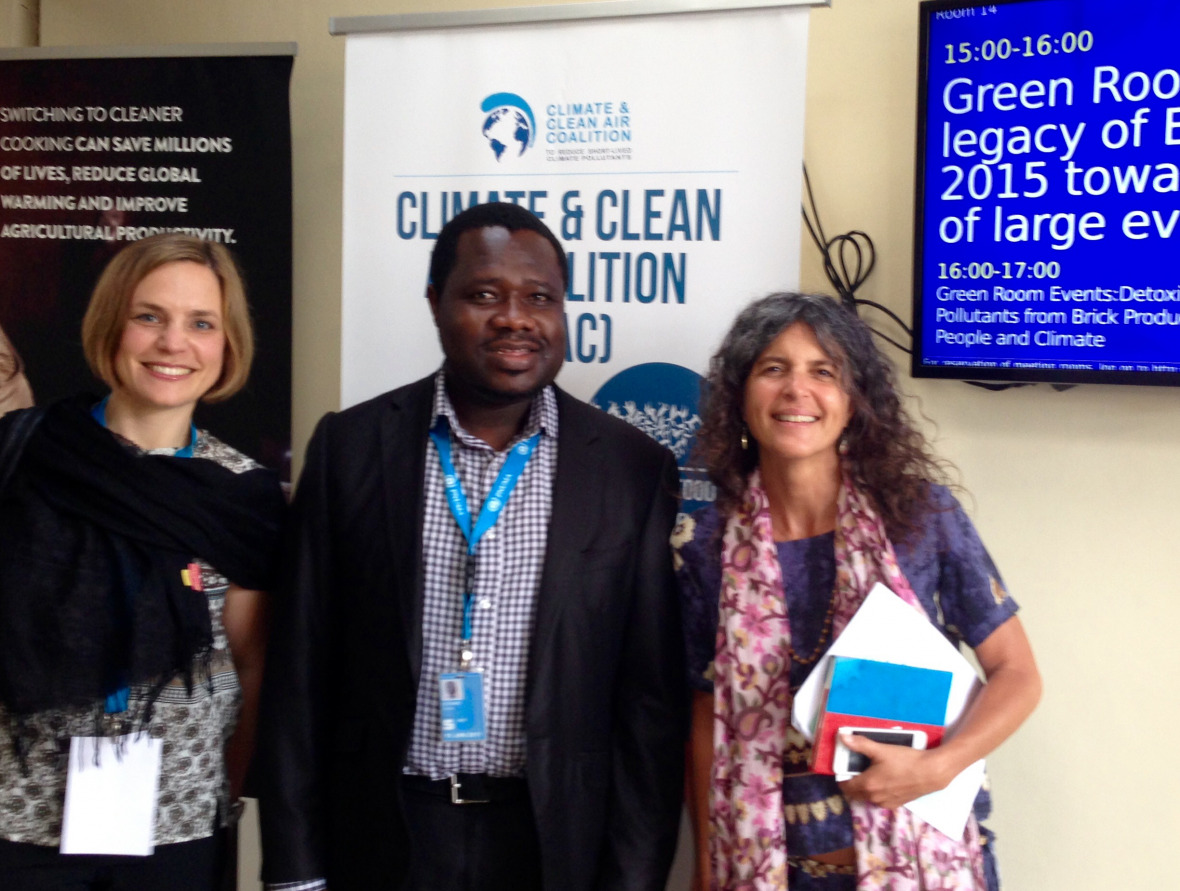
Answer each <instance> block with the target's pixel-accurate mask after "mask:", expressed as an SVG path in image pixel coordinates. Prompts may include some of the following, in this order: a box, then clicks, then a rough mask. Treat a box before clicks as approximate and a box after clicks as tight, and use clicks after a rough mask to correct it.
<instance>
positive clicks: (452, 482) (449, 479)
mask: <svg viewBox="0 0 1180 891" xmlns="http://www.w3.org/2000/svg"><path fill="white" fill-rule="evenodd" d="M443 482H444V483H446V484H447V485H448V486H453V485H455V483H457V482H459V481H458V480H457V479H455V478H454V477H453V476H451V475H450V474H449V473H448V474H447V475H446V478H445V479H444V480H443Z"/></svg>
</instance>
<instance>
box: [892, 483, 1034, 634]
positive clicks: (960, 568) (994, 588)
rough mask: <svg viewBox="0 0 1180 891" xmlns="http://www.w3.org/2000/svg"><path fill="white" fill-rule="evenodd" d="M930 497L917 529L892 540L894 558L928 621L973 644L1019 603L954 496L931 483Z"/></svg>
mask: <svg viewBox="0 0 1180 891" xmlns="http://www.w3.org/2000/svg"><path fill="white" fill-rule="evenodd" d="M932 501H933V504H934V509H933V511H931V513H929V514H928V515H927V516H926V518H925V520H924V521H923V528H922V529H921V531H919V532H918V533H917V534H916V535H915V536H914V537H913V539H912V540H911V541H908V542H903V543H900V544H895V550H896V551H897V560H898V563H899V564H900V565H901V570H902V572H903V573H905V576H906V579H907V580H908V581H909V583H910V586H911V587H912V588H913V589H914V593H915V594H917V595H918V599H919V600H920V601H921V602H922V606H923V607H924V608H925V610H926V612H927V614H928V615H929V616H930V619H931V621H932V622H934V624H935V625H937V626H938V627H939V628H940V629H942V631H943V633H944V634H946V635H947V637H948V638H950V640H951V641H953V642H956V643H957V642H960V641H961V642H963V643H965V644H967V646H969V647H972V648H975V647H977V646H979V645H980V644H981V643H983V642H984V641H985V640H987V639H988V637H989V636H990V635H991V633H992V632H993V631H995V630H996V629H997V628H999V627H1000V625H1002V624H1003V623H1004V622H1006V621H1007V620H1008V619H1010V618H1011V617H1012V616H1013V615H1015V614H1016V611H1017V609H1018V608H1019V607H1018V606H1017V603H1016V601H1015V600H1013V599H1012V597H1011V596H1010V595H1009V594H1008V590H1007V588H1006V587H1005V586H1004V581H1003V579H1002V578H1001V577H1000V573H999V570H997V569H996V565H995V563H993V562H992V558H991V555H990V554H988V552H987V548H985V547H984V546H983V542H982V541H981V540H980V538H979V533H978V532H976V530H975V526H974V525H973V524H972V522H971V520H970V518H968V516H967V514H966V512H965V511H964V510H963V508H962V506H961V505H960V504H959V502H958V500H957V499H956V498H955V497H954V495H952V494H951V493H950V491H949V490H948V489H946V488H945V487H943V486H935V487H934V489H933V493H932Z"/></svg>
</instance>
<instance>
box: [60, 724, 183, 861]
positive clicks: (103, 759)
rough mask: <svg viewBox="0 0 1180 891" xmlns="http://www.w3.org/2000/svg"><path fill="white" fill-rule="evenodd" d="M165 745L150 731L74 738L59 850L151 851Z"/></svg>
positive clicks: (144, 853) (142, 854) (141, 854)
mask: <svg viewBox="0 0 1180 891" xmlns="http://www.w3.org/2000/svg"><path fill="white" fill-rule="evenodd" d="M163 749H164V746H163V743H162V742H161V741H160V740H158V739H152V738H151V737H150V736H149V735H148V734H146V733H136V734H130V735H127V736H119V737H105V736H103V737H94V736H75V737H74V738H73V739H72V740H70V767H69V772H68V773H67V774H66V801H65V812H64V814H63V816H62V827H61V853H63V854H123V855H130V856H139V857H146V856H147V855H149V854H151V853H152V851H153V850H154V845H153V835H154V831H155V827H156V802H157V799H158V795H159V788H160V758H161V755H162V754H163Z"/></svg>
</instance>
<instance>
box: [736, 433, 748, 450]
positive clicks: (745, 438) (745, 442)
mask: <svg viewBox="0 0 1180 891" xmlns="http://www.w3.org/2000/svg"><path fill="white" fill-rule="evenodd" d="M738 442H740V443H741V444H742V451H743V452H744V451H747V450H748V449H749V448H750V437H749V435H748V434H747V432H746V428H745V427H743V428H742V435H741V436H740V437H738Z"/></svg>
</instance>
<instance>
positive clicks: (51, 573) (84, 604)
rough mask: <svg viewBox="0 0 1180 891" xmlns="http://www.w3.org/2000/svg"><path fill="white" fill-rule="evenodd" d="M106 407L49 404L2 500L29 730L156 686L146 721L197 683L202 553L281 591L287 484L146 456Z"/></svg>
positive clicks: (1, 603) (2, 638)
mask: <svg viewBox="0 0 1180 891" xmlns="http://www.w3.org/2000/svg"><path fill="white" fill-rule="evenodd" d="M94 401H95V400H93V399H90V398H85V397H84V398H76V399H70V400H66V401H64V402H59V403H56V404H54V405H51V406H50V407H49V408H48V409H46V410H45V414H44V417H43V418H42V419H41V422H40V424H39V425H38V426H37V428H36V429H35V430H34V431H33V433H32V435H31V437H30V438H29V439H28V441H27V443H26V445H25V448H24V451H23V454H22V455H21V458H20V460H19V463H17V465H16V467H15V472H14V473H13V475H12V477H11V479H10V480H9V482H8V485H7V488H6V489H5V490H4V491H3V492H0V702H3V704H4V706H5V707H6V708H7V709H8V711H9V712H10V713H11V715H12V716H13V717H14V718H15V719H16V722H17V723H18V725H19V724H20V723H21V722H22V719H24V718H27V717H28V716H30V715H32V714H34V713H36V712H39V711H44V710H46V709H51V708H63V707H79V706H80V707H93V706H94V704H95V703H96V702H100V701H101V700H103V698H104V697H105V696H106V695H107V694H109V693H111V692H113V691H114V690H115V689H117V688H118V687H119V686H121V685H123V684H137V685H146V686H148V687H149V688H151V690H152V691H153V694H152V696H150V697H149V701H148V705H147V707H146V708H145V709H144V712H143V713H142V714H140V715H138V716H136V717H137V718H138V719H139V720H140V721H146V720H147V719H148V718H149V717H150V711H151V702H152V701H153V700H154V698H155V696H156V695H157V694H158V692H159V691H160V690H161V689H162V688H163V686H164V685H165V684H167V683H168V682H169V681H171V680H172V679H173V678H175V677H177V676H178V675H179V676H181V677H183V678H184V679H185V681H186V683H188V684H189V685H190V687H191V684H192V679H193V673H194V667H195V666H196V665H197V664H199V663H202V662H207V660H208V656H209V653H210V650H211V648H212V644H213V634H212V628H211V627H210V621H209V608H208V602H207V599H206V595H204V594H203V593H201V592H199V591H194V590H193V589H192V588H190V587H187V586H186V585H185V584H184V582H183V581H182V577H181V570H182V569H185V568H186V567H187V566H188V564H189V563H191V562H192V561H193V560H194V558H197V557H200V558H201V559H202V560H205V561H206V562H208V563H209V564H210V565H212V566H215V567H216V568H217V570H218V571H219V572H221V573H223V574H224V575H225V576H226V577H227V578H228V579H230V580H231V581H232V582H233V583H235V584H237V585H241V586H242V587H245V588H258V589H265V588H268V587H270V586H271V583H272V577H273V570H274V568H275V564H276V557H277V548H278V542H279V527H280V523H281V520H282V514H283V506H284V505H283V497H282V493H281V491H280V489H279V485H278V481H277V477H276V476H275V475H274V474H273V473H272V472H271V471H267V470H252V471H247V472H245V473H234V472H233V471H231V470H228V469H227V468H224V467H222V466H220V465H219V464H216V463H215V462H213V461H208V460H202V459H199V458H189V459H185V458H179V459H178V458H172V457H166V456H159V455H143V454H136V453H134V452H133V451H131V450H130V449H128V448H126V447H125V446H123V445H121V444H120V443H119V442H118V441H117V440H116V439H115V437H114V436H112V435H111V434H110V433H109V432H107V431H106V430H104V429H103V428H102V427H101V426H100V425H98V424H96V423H95V422H94V419H93V418H91V416H90V412H89V406H90V405H91V404H93V402H94ZM13 414H17V415H19V413H13ZM11 420H12V416H11V415H9V416H6V417H5V418H3V419H2V420H0V443H2V442H3V441H4V439H5V438H6V437H8V436H9V433H10V430H11V428H12V423H11ZM17 735H18V736H19V735H20V734H19V732H18V734H17ZM18 747H19V740H18Z"/></svg>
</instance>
